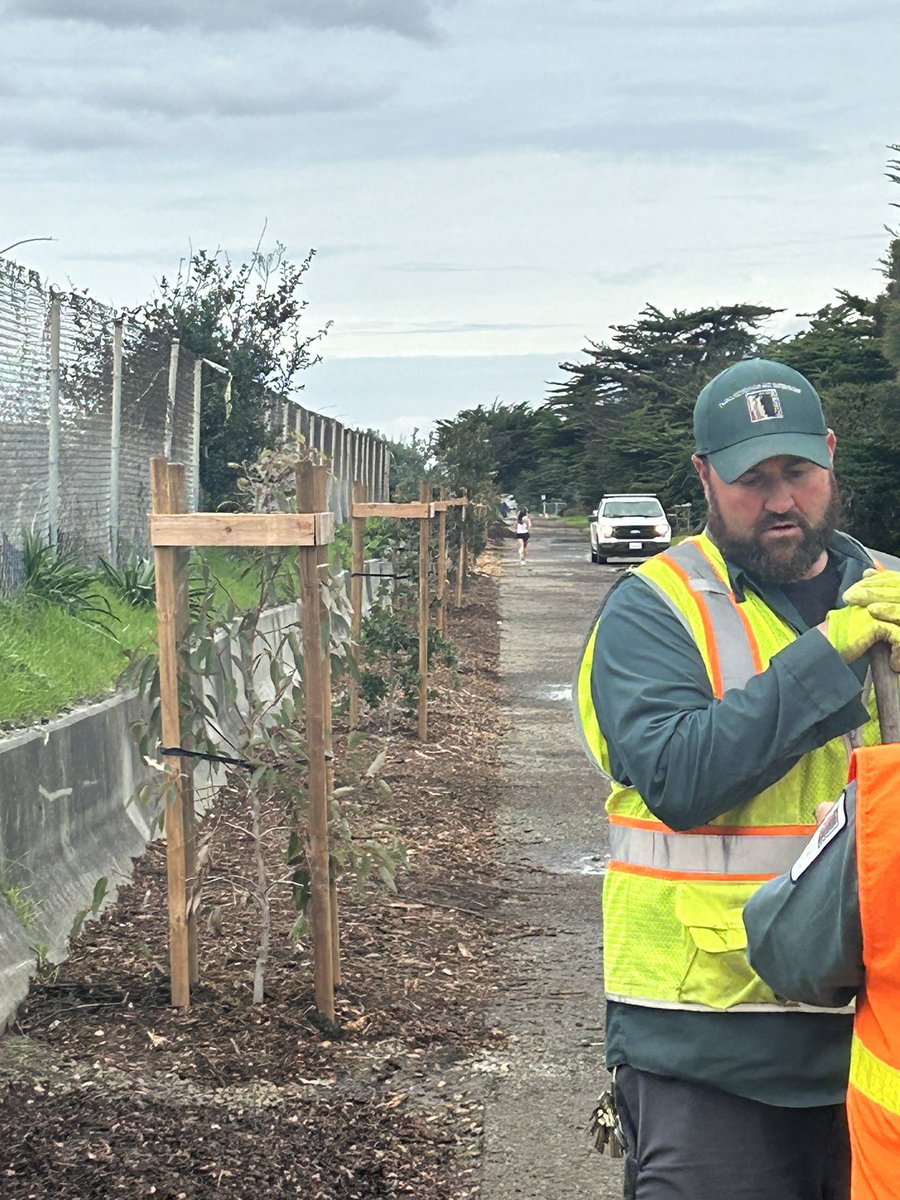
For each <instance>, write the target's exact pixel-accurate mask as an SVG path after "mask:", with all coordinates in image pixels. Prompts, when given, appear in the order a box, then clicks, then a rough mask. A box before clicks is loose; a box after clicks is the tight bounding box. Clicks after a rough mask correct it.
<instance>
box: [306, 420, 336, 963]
mask: <svg viewBox="0 0 900 1200" xmlns="http://www.w3.org/2000/svg"><path fill="white" fill-rule="evenodd" d="M336 433H337V427H336V426H335V429H334V430H333V431H332V436H333V437H334V436H336ZM333 448H334V447H333V445H332V449H333ZM333 461H334V458H333V457H332V462H333ZM313 471H314V477H315V495H314V497H313V500H314V502H315V506H316V512H324V511H325V509H326V508H327V507H328V467H314V468H313ZM316 565H317V568H318V575H319V597H320V602H319V624H320V626H321V628H322V635H323V637H324V640H325V647H324V658H323V661H322V667H323V670H322V676H323V677H322V697H323V701H324V705H325V795H326V797H327V801H328V805H329V812H330V806H331V797H332V796H333V795H334V728H333V715H332V711H331V691H332V686H331V679H332V677H331V614H330V612H329V610H328V609H327V608H326V606H325V605H324V604H322V603H321V596H322V585H323V583H325V576H326V573H327V571H328V546H327V545H325V544H323V545H320V546H318V547H317V549H316ZM328 907H329V911H330V913H331V974H332V979H333V982H334V986H335V987H338V986H339V985H340V982H341V946H340V923H339V920H338V894H337V880H336V879H335V878H334V877H333V876H332V873H331V856H330V854H329V860H328Z"/></svg>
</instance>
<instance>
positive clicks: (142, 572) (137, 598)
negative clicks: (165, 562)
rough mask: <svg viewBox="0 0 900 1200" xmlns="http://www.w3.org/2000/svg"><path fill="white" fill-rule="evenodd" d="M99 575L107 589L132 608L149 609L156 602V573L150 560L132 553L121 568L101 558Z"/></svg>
mask: <svg viewBox="0 0 900 1200" xmlns="http://www.w3.org/2000/svg"><path fill="white" fill-rule="evenodd" d="M100 574H101V576H102V578H103V580H104V582H105V583H106V585H107V587H109V588H110V590H111V591H113V592H114V593H115V594H116V595H117V596H118V597H119V598H120V599H121V600H124V601H125V603H126V604H129V605H130V606H131V607H132V608H151V607H152V606H153V604H154V603H155V602H156V572H155V570H154V566H153V560H152V559H151V558H144V557H143V556H142V555H140V554H136V553H134V552H132V553H131V554H129V555H128V557H127V558H126V559H125V562H124V563H123V564H122V566H121V567H114V566H113V565H112V563H108V562H107V561H106V559H105V558H101V559H100Z"/></svg>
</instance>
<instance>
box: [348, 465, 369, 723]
mask: <svg viewBox="0 0 900 1200" xmlns="http://www.w3.org/2000/svg"><path fill="white" fill-rule="evenodd" d="M367 493H368V488H367V487H366V486H365V485H364V484H362V483H354V485H353V503H354V504H362V503H364V501H365V499H366V495H367ZM365 528H366V518H365V517H352V518H351V549H350V609H351V616H350V655H351V657H352V660H353V663H352V666H353V670H352V671H351V673H350V711H349V723H350V728H351V729H358V728H359V671H360V668H361V663H362V657H361V654H360V645H359V639H360V635H361V632H362V605H363V577H362V573H363V569H364V567H365V558H364V550H363V537H364V533H365Z"/></svg>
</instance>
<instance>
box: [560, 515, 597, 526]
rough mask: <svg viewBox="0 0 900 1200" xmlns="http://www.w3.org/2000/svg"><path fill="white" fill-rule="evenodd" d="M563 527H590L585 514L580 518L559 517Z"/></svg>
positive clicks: (588, 519) (588, 518)
mask: <svg viewBox="0 0 900 1200" xmlns="http://www.w3.org/2000/svg"><path fill="white" fill-rule="evenodd" d="M560 520H561V521H562V523H563V525H565V526H567V527H568V528H569V529H587V528H588V527H589V526H590V523H591V518H590V517H589V516H587V514H583V515H581V516H575V515H573V516H570V517H560Z"/></svg>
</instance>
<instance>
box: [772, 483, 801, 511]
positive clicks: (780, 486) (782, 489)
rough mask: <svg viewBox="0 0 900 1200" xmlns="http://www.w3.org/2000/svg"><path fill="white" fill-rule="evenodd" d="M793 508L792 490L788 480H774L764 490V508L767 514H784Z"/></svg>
mask: <svg viewBox="0 0 900 1200" xmlns="http://www.w3.org/2000/svg"><path fill="white" fill-rule="evenodd" d="M793 507H794V489H793V487H792V486H791V483H790V480H787V479H776V480H773V482H772V483H771V484H770V485H769V487H768V489H767V490H766V508H767V509H768V511H769V512H775V513H785V512H789V511H790V510H791V509H792V508H793Z"/></svg>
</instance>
